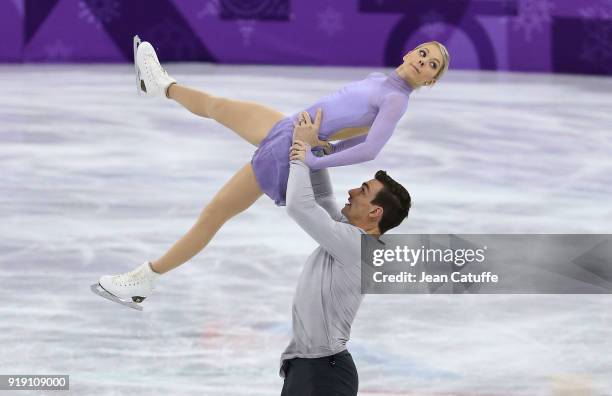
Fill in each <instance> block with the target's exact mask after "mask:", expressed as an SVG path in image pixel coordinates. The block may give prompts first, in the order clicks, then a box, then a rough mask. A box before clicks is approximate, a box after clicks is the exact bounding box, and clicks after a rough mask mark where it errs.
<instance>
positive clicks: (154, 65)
mask: <svg viewBox="0 0 612 396" xmlns="http://www.w3.org/2000/svg"><path fill="white" fill-rule="evenodd" d="M146 57H147V61H146V62H145V64H146V67H147V71H148V72H149V77H150V78H151V80H153V81H155V84H157V86H160V85H161V84H160V81H159V79H158V78H155V76H159V75H160V74H161V75H165V76H168V72H167V71H166V69H164V67H163V66H162V65H161V63H159V61H158V60H157V59H155V57H154V56H153V54H147V55H146ZM153 69H156V70H153Z"/></svg>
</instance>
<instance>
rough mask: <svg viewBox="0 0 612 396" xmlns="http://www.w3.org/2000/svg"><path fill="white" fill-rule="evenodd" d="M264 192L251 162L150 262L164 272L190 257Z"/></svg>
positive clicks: (154, 268) (157, 269) (156, 269)
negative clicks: (185, 230) (165, 250)
mask: <svg viewBox="0 0 612 396" xmlns="http://www.w3.org/2000/svg"><path fill="white" fill-rule="evenodd" d="M261 195H262V192H261V190H260V188H259V185H258V184H257V180H256V179H255V173H254V172H253V167H252V166H251V164H250V163H249V164H246V165H245V166H243V167H242V168H241V169H240V170H239V171H238V172H237V173H236V174H235V175H234V176H232V178H231V179H230V180H229V181H228V182H227V183H226V184H225V185H224V186H223V187H222V188H221V190H220V191H219V192H218V193H217V195H215V197H214V198H213V199H212V201H211V202H210V203H209V204H208V205H206V207H205V208H204V209H203V210H202V212H201V213H200V216H199V217H198V219H197V221H196V222H195V224H194V225H193V226H192V227H191V229H190V230H189V231H187V233H186V234H185V235H183V237H182V238H181V239H179V240H178V241H177V242H176V243H175V244H174V245H173V246H172V247H171V248H170V249H169V250H168V251H167V252H166V253H164V255H163V256H161V257H160V258H158V259H157V260H155V261H152V262H151V268H152V269H153V271H155V272H157V273H160V274H163V273H164V272H167V271H170V270H171V269H173V268H176V267H178V266H179V265H181V264H183V263H185V262H186V261H187V260H189V259H191V258H192V257H193V256H195V255H196V254H197V253H199V252H200V251H201V250H202V249H203V248H204V247H205V246H206V245H207V244H208V242H210V240H211V239H212V237H213V236H214V235H215V233H216V232H217V231H218V230H219V228H221V226H222V225H223V224H224V223H225V222H226V221H227V220H229V219H230V218H232V217H233V216H235V215H237V214H238V213H240V212H242V211H243V210H245V209H247V208H248V207H249V206H251V205H252V204H253V203H254V202H255V201H256V200H257V199H258V198H259V197H260V196H261Z"/></svg>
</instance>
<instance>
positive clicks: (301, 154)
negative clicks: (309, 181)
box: [289, 139, 310, 162]
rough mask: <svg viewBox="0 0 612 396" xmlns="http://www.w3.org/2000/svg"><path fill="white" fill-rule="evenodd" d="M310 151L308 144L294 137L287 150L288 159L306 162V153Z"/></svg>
mask: <svg viewBox="0 0 612 396" xmlns="http://www.w3.org/2000/svg"><path fill="white" fill-rule="evenodd" d="M309 151H310V145H309V144H308V143H305V142H303V141H301V140H297V139H294V140H293V145H292V146H291V150H290V151H289V159H290V160H301V161H302V162H306V153H307V152H309Z"/></svg>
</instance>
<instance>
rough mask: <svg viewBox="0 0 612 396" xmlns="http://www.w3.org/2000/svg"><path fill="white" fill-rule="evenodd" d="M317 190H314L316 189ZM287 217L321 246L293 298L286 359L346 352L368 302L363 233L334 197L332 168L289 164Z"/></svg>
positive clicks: (310, 257) (313, 255) (305, 267)
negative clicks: (362, 306) (359, 314)
mask: <svg viewBox="0 0 612 396" xmlns="http://www.w3.org/2000/svg"><path fill="white" fill-rule="evenodd" d="M313 188H314V190H313ZM287 213H288V214H289V216H290V217H291V218H293V219H294V220H295V222H296V223H298V224H299V225H300V227H302V229H303V230H304V231H306V232H307V233H308V235H310V236H311V237H312V238H313V239H314V240H315V241H316V242H317V243H318V244H319V245H320V246H319V247H318V248H317V249H315V251H314V252H312V254H311V255H310V256H309V257H308V260H307V261H306V263H305V264H304V268H303V270H302V273H301V275H300V278H299V281H298V285H297V289H296V292H295V296H294V298H293V310H292V317H293V321H292V322H293V337H292V339H291V342H290V343H289V345H288V346H287V348H286V349H285V352H283V354H282V355H281V370H280V376H281V377H284V374H285V373H284V372H283V370H282V365H283V361H284V360H286V359H292V358H294V357H300V358H317V357H322V356H329V355H333V354H336V353H338V352H341V351H343V350H344V349H346V343H347V341H348V340H349V336H350V332H351V324H352V323H353V319H354V318H355V315H356V313H357V309H358V308H359V305H360V304H361V301H362V300H363V295H362V294H361V272H360V254H361V252H360V250H361V235H362V234H364V231H363V230H362V229H361V228H358V227H355V226H353V225H351V224H349V223H348V221H347V219H346V217H344V216H343V215H342V214H341V212H340V210H339V209H338V206H337V204H336V202H335V200H334V197H333V191H332V186H331V183H330V180H329V174H328V172H327V169H321V170H317V171H312V172H311V171H310V169H309V168H308V166H306V164H304V163H303V162H302V161H298V160H293V161H291V163H290V170H289V181H288V183H287Z"/></svg>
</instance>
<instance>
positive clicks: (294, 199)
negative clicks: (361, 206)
mask: <svg viewBox="0 0 612 396" xmlns="http://www.w3.org/2000/svg"><path fill="white" fill-rule="evenodd" d="M286 203H287V213H288V214H289V216H290V217H291V218H292V219H293V220H295V222H296V223H298V224H299V226H300V227H302V229H303V230H304V231H306V233H308V235H310V236H311V237H312V239H314V240H315V241H316V242H317V243H318V244H320V245H321V246H322V247H323V248H324V249H325V250H326V251H327V252H328V253H329V254H331V255H332V256H334V258H336V259H337V260H338V261H340V262H343V263H348V262H350V260H351V257H352V256H351V255H350V250H351V249H350V248H352V247H353V245H354V242H355V240H359V239H358V237H356V236H357V235H358V234H359V231H358V230H357V228H356V227H354V226H352V225H350V224H347V223H343V222H339V221H336V220H334V219H332V217H331V216H330V215H329V213H327V212H326V211H325V209H323V208H322V207H321V206H319V205H318V204H317V202H316V201H315V198H314V192H313V189H312V185H311V184H310V169H309V168H308V166H307V165H306V164H305V163H304V162H302V161H301V160H292V161H291V162H290V164H289V180H288V182H287V196H286ZM348 247H350V248H348Z"/></svg>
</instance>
